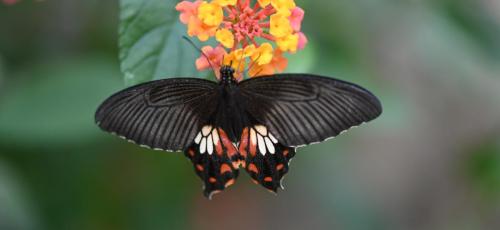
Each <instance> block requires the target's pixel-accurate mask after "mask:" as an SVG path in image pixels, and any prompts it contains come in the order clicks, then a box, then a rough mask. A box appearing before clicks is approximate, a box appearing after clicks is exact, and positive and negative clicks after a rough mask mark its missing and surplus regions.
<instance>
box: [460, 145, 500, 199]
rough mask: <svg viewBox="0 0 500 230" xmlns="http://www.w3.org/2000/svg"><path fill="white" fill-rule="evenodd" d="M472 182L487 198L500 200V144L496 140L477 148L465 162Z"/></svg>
mask: <svg viewBox="0 0 500 230" xmlns="http://www.w3.org/2000/svg"><path fill="white" fill-rule="evenodd" d="M466 162H467V164H468V172H469V176H470V178H471V179H472V181H473V182H474V183H475V185H476V186H477V187H476V188H478V189H479V190H480V191H481V192H483V193H484V194H485V197H487V198H493V199H499V198H500V144H499V142H498V141H497V140H494V141H491V142H487V143H482V144H481V145H479V146H477V147H476V148H475V149H474V150H473V152H472V154H471V158H470V159H468V160H467V161H466Z"/></svg>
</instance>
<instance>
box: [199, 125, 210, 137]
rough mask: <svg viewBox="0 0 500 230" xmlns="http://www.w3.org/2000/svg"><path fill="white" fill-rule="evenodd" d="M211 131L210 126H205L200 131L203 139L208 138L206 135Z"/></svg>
mask: <svg viewBox="0 0 500 230" xmlns="http://www.w3.org/2000/svg"><path fill="white" fill-rule="evenodd" d="M211 131H212V126H210V125H205V126H203V128H202V129H201V132H202V133H203V136H204V137H206V136H208V134H210V132H211Z"/></svg>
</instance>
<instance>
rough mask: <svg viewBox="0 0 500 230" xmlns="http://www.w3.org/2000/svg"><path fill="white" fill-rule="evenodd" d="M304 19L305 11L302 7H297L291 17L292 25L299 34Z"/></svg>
mask: <svg viewBox="0 0 500 230" xmlns="http://www.w3.org/2000/svg"><path fill="white" fill-rule="evenodd" d="M303 19H304V10H303V9H301V8H300V7H295V8H294V9H293V10H292V14H291V15H290V24H291V25H292V29H293V30H294V31H295V32H299V31H300V28H301V27H302V20H303Z"/></svg>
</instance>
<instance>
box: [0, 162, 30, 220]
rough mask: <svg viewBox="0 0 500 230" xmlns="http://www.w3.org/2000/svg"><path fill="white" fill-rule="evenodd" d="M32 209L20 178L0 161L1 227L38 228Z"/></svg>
mask: <svg viewBox="0 0 500 230" xmlns="http://www.w3.org/2000/svg"><path fill="white" fill-rule="evenodd" d="M31 209H32V207H30V205H29V202H28V201H27V197H26V191H25V189H24V188H23V186H21V183H19V178H18V177H17V176H16V175H15V173H14V172H13V171H12V170H11V169H10V167H7V165H6V164H4V163H3V162H2V161H0V229H36V228H35V226H36V225H37V224H36V223H37V222H38V221H36V220H35V217H34V216H33V213H32V210H31Z"/></svg>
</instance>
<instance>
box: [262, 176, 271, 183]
mask: <svg viewBox="0 0 500 230" xmlns="http://www.w3.org/2000/svg"><path fill="white" fill-rule="evenodd" d="M264 181H265V182H272V181H273V178H272V177H270V176H267V177H265V178H264Z"/></svg>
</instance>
